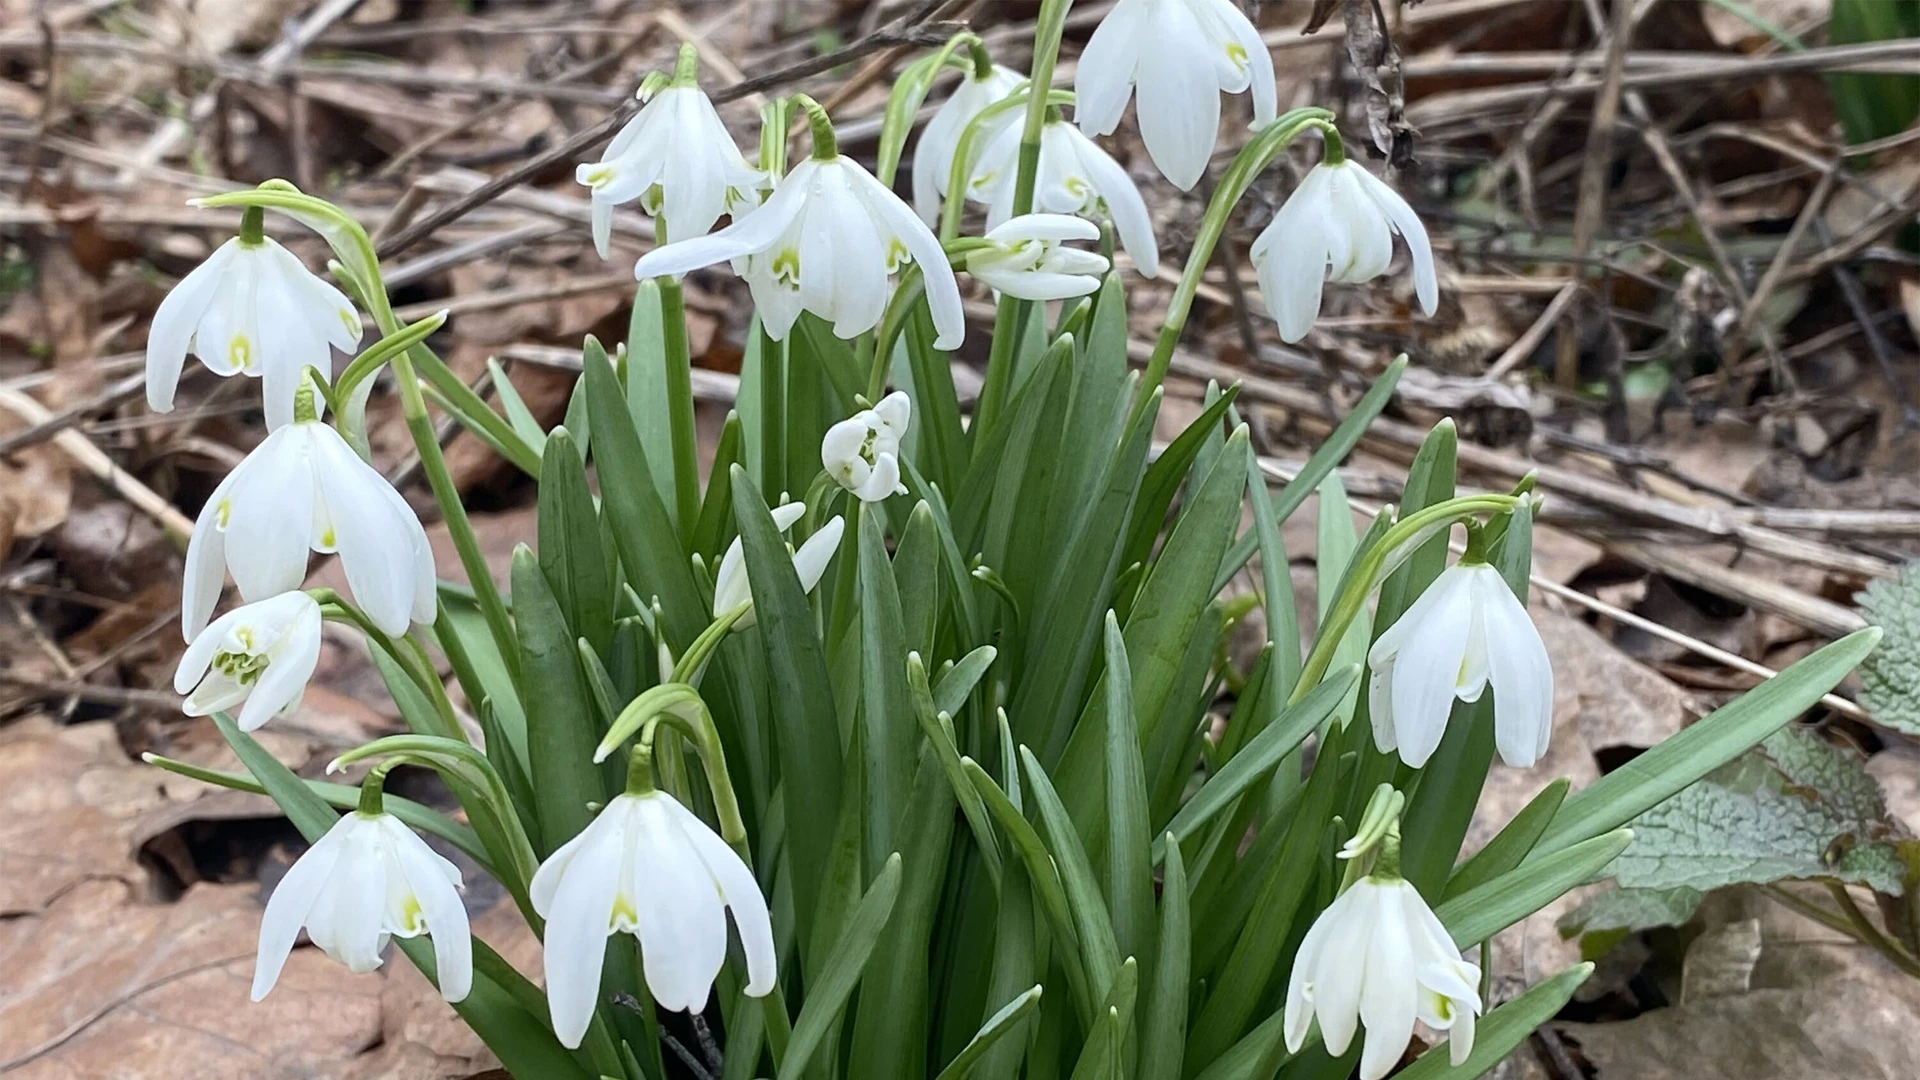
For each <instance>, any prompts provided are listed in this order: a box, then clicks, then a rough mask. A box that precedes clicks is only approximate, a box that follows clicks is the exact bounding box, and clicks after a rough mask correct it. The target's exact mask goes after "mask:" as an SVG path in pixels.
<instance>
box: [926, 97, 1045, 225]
mask: <svg viewBox="0 0 1920 1080" xmlns="http://www.w3.org/2000/svg"><path fill="white" fill-rule="evenodd" d="M1023 81H1025V80H1023V79H1022V77H1021V76H1020V74H1019V73H1018V72H1016V71H1014V70H1013V69H1011V68H1006V67H1002V66H1000V65H999V64H995V65H993V67H992V68H991V69H990V70H989V71H988V72H987V74H986V75H985V76H984V77H983V76H981V75H980V74H979V73H978V72H976V71H971V70H970V71H969V72H968V74H967V76H966V77H965V78H964V79H962V80H960V85H959V86H957V87H955V88H954V91H953V96H952V97H950V98H948V99H947V100H946V101H944V102H942V103H941V105H940V108H939V109H938V110H937V111H936V112H935V113H934V114H933V118H932V119H931V120H928V121H927V126H926V128H925V129H924V130H923V131H921V132H920V142H919V144H918V145H917V146H915V147H914V149H913V205H914V209H916V210H918V211H920V216H921V217H922V218H923V219H925V220H926V222H927V224H928V225H933V224H935V223H937V221H938V220H939V215H940V200H941V198H942V197H944V196H945V195H946V194H947V179H948V177H950V176H951V175H952V173H953V155H954V153H955V151H957V150H959V149H960V136H961V134H962V133H964V132H965V131H966V130H967V125H968V124H969V123H971V122H972V121H973V118H974V117H976V116H979V115H980V112H981V110H983V109H985V108H986V107H987V106H989V105H992V104H993V103H995V102H997V101H1000V100H1001V99H1003V98H1005V97H1006V96H1007V95H1009V94H1011V93H1013V91H1014V88H1015V87H1018V86H1019V85H1020V84H1021V83H1022V82H1023Z"/></svg>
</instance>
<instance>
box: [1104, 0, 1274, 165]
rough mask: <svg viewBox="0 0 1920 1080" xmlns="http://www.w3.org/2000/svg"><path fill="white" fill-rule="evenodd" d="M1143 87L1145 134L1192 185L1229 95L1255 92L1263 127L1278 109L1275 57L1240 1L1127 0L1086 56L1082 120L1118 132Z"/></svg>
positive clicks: (1158, 161)
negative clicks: (1223, 100)
mask: <svg viewBox="0 0 1920 1080" xmlns="http://www.w3.org/2000/svg"><path fill="white" fill-rule="evenodd" d="M1135 84H1138V85H1139V87H1140V103H1139V106H1138V109H1137V111H1138V113H1139V117H1140V138H1141V140H1142V141H1143V142H1145V143H1146V144H1147V156H1148V157H1151V158H1152V159H1153V164H1154V165H1155V167H1157V168H1158V169H1159V170H1160V173H1161V175H1163V176H1165V177H1166V178H1167V180H1168V181H1169V182H1170V183H1172V184H1173V185H1174V186H1175V187H1177V188H1179V189H1180V190H1181V191H1190V190H1192V188H1193V185H1194V183H1195V182H1196V181H1198V180H1199V179H1200V174H1201V173H1203V172H1205V171H1206V169H1207V158H1209V157H1211V156H1212V154H1213V143H1214V138H1215V136H1217V135H1218V134H1219V131H1220V96H1219V95H1220V93H1221V92H1222V91H1224V92H1226V93H1229V94H1237V93H1239V92H1240V91H1242V90H1247V89H1251V90H1252V91H1253V126H1254V127H1259V126H1261V125H1263V124H1265V123H1267V122H1268V121H1270V120H1272V119H1273V117H1274V113H1275V109H1276V104H1275V101H1274V86H1273V58H1272V57H1271V56H1269V55H1268V54H1267V46H1266V43H1265V42H1262V41H1261V40H1260V32H1259V31H1258V30H1255V29H1254V28H1253V23H1251V22H1249V21H1248V20H1247V17H1246V16H1245V15H1244V14H1242V13H1241V11H1240V9H1239V7H1238V6H1236V5H1235V4H1234V3H1233V0H1120V2H1119V3H1117V4H1115V5H1114V6H1113V10H1112V11H1109V12H1108V13H1107V17H1106V18H1105V19H1102V20H1101V22H1100V25H1099V26H1097V27H1095V28H1094V31H1093V36H1092V37H1091V38H1088V39H1087V47H1086V49H1085V51H1083V52H1082V53H1081V54H1080V66H1079V68H1078V69H1077V70H1076V71H1075V73H1074V79H1073V91H1074V95H1075V99H1076V100H1077V101H1078V102H1079V105H1078V106H1077V107H1076V109H1075V119H1076V120H1078V121H1079V124H1080V130H1082V131H1084V132H1086V133H1087V134H1089V135H1111V134H1113V129H1114V128H1116V127H1119V126H1120V114H1121V113H1122V112H1124V111H1126V108H1127V98H1128V96H1129V95H1131V94H1132V93H1133V88H1134V86H1135Z"/></svg>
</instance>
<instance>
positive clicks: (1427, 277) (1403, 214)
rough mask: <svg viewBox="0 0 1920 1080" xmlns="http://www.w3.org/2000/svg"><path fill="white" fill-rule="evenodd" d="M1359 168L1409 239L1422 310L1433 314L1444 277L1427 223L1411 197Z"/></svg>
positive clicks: (1368, 187) (1366, 187) (1397, 228)
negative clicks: (1436, 269)
mask: <svg viewBox="0 0 1920 1080" xmlns="http://www.w3.org/2000/svg"><path fill="white" fill-rule="evenodd" d="M1356 168H1358V167H1357V166H1356ZM1358 171H1359V173H1360V175H1361V176H1362V177H1364V179H1362V180H1361V181H1360V186H1361V188H1362V190H1364V191H1365V192H1366V193H1367V194H1368V195H1369V196H1371V197H1372V199H1373V201H1374V202H1375V203H1376V204H1378V205H1379V207H1380V209H1381V211H1382V212H1383V213H1385V214H1386V215H1387V220H1388V221H1391V222H1393V228H1394V231H1396V232H1398V233H1399V234H1400V235H1401V236H1402V237H1403V238H1405V239H1406V241H1407V251H1408V253H1409V254H1410V255H1412V257H1413V291H1414V295H1415V296H1417V297H1418V298H1419V300H1420V310H1421V311H1424V312H1426V313H1427V314H1428V315H1431V314H1433V312H1434V309H1435V308H1437V307H1439V306H1440V280H1439V278H1438V277H1437V276H1436V275H1435V273H1434V269H1433V244H1432V243H1431V242H1430V241H1428V239H1427V227H1426V226H1425V225H1423V224H1421V222H1420V215H1418V214H1416V213H1414V212H1413V207H1411V206H1408V205H1407V200H1405V199H1403V198H1401V197H1400V193H1399V192H1397V191H1395V190H1393V188H1391V187H1388V186H1387V183H1386V181H1384V180H1381V179H1380V178H1379V177H1377V176H1375V175H1373V174H1372V173H1370V172H1367V171H1366V170H1365V169H1358Z"/></svg>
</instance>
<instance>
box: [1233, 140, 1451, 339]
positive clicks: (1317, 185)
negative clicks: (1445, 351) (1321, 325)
mask: <svg viewBox="0 0 1920 1080" xmlns="http://www.w3.org/2000/svg"><path fill="white" fill-rule="evenodd" d="M1394 233H1399V234H1400V235H1401V236H1402V237H1404V238H1405V239H1406V241H1407V250H1408V252H1409V253H1411V254H1412V256H1413V288H1414V294H1415V296H1416V297H1417V298H1418V300H1419V301H1420V310H1421V311H1423V312H1425V313H1426V314H1428V315H1431V314H1433V311H1434V309H1435V308H1436V307H1438V306H1439V304H1440V283H1439V279H1438V278H1437V277H1435V275H1434V270H1433V246H1432V245H1431V244H1429V243H1428V242H1427V228H1426V226H1424V225H1422V224H1420V218H1419V217H1418V216H1416V215H1415V214H1414V212H1413V207H1411V206H1408V205H1407V200H1405V199H1403V198H1401V197H1400V195H1399V193H1398V192H1396V191H1394V190H1393V189H1392V188H1390V187H1388V186H1387V185H1386V182H1385V181H1383V180H1381V179H1380V178H1378V177H1376V176H1374V175H1373V174H1372V173H1370V172H1368V171H1367V170H1366V169H1364V168H1362V167H1361V166H1360V165H1358V164H1356V163H1355V162H1352V161H1341V162H1339V163H1337V164H1328V163H1326V162H1324V161H1323V162H1321V163H1320V164H1318V165H1315V166H1314V167H1313V168H1312V169H1311V170H1309V171H1308V173H1307V178H1306V179H1305V180H1303V181H1301V182H1300V186H1299V187H1298V188H1297V189H1295V190H1294V193H1293V194H1292V195H1291V196H1289V197H1288V198H1287V201H1286V204H1285V205H1283V206H1282V207H1280V212H1279V213H1277V214H1275V215H1274V216H1273V221H1272V222H1271V223H1270V224H1268V225H1267V227H1266V228H1265V229H1263V230H1261V232H1260V235H1259V236H1258V237H1256V238H1255V239H1254V241H1253V248H1252V249H1251V251H1250V252H1249V254H1250V255H1251V256H1252V258H1253V266H1254V269H1255V270H1256V271H1257V272H1258V273H1259V276H1260V293H1261V295H1262V296H1264V297H1265V298H1266V301H1267V310H1268V311H1269V312H1271V313H1272V314H1273V320H1274V321H1275V322H1277V323H1279V324H1280V337H1281V339H1282V340H1283V341H1287V342H1295V341H1299V340H1300V339H1301V338H1303V337H1306V336H1307V331H1308V330H1311V329H1313V320H1314V318H1315V316H1317V315H1319V314H1320V293H1321V288H1322V286H1323V285H1324V284H1325V283H1326V282H1328V281H1338V282H1344V283H1346V284H1349V285H1357V284H1359V283H1361V282H1363V281H1371V280H1372V279H1374V278H1376V277H1379V276H1380V275H1381V274H1384V273H1386V272H1387V265H1388V264H1389V263H1391V262H1392V261H1393V234H1394Z"/></svg>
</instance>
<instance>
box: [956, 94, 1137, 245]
mask: <svg viewBox="0 0 1920 1080" xmlns="http://www.w3.org/2000/svg"><path fill="white" fill-rule="evenodd" d="M1020 135H1021V125H1019V124H1017V123H1010V124H1007V125H1005V126H1004V127H1002V128H1001V129H1000V133H999V134H997V135H995V136H994V137H993V139H992V140H991V141H990V142H988V143H987V148H986V150H985V151H983V152H982V153H981V155H980V159H979V160H978V161H977V162H975V163H974V167H973V171H972V173H971V175H970V179H969V180H968V182H967V197H968V198H971V199H975V200H977V201H979V202H983V203H986V204H987V226H988V228H989V229H995V228H999V227H1000V226H1001V225H1003V224H1006V223H1007V221H1008V220H1009V219H1010V218H1012V217H1013V195H1014V187H1015V183H1016V181H1017V179H1018V174H1019V168H1020ZM1033 209H1034V210H1036V211H1039V212H1042V213H1047V214H1075V215H1079V216H1081V217H1091V216H1093V215H1096V214H1104V215H1105V216H1107V217H1110V218H1112V219H1113V231H1114V233H1115V234H1116V235H1117V236H1119V238H1120V246H1121V247H1123V248H1125V249H1126V251H1127V254H1128V255H1130V256H1132V257H1133V263H1134V265H1135V266H1137V267H1139V268H1140V272H1141V273H1142V274H1144V275H1146V276H1147V277H1152V276H1154V275H1155V274H1158V273H1159V272H1160V246H1159V244H1158V243H1157V242H1156V241H1155V240H1154V238H1153V219H1152V218H1150V217H1148V216H1147V203H1146V200H1144V199H1142V198H1141V197H1140V189H1139V188H1138V187H1135V186H1134V183H1133V178H1132V177H1130V176H1128V175H1127V170H1125V169H1123V168H1121V167H1120V163H1119V162H1117V161H1115V160H1113V158H1112V157H1111V156H1110V155H1109V154H1108V153H1107V152H1106V151H1105V150H1102V149H1100V147H1099V146H1098V145H1096V144H1095V143H1094V141H1093V140H1092V139H1089V138H1087V137H1086V136H1085V135H1082V134H1081V133H1080V129H1079V128H1076V127H1074V126H1073V125H1072V124H1069V123H1067V122H1066V121H1064V120H1049V121H1047V123H1046V126H1045V127H1043V128H1041V129H1040V167H1039V170H1038V171H1037V172H1036V173H1035V174H1034V183H1033Z"/></svg>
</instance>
